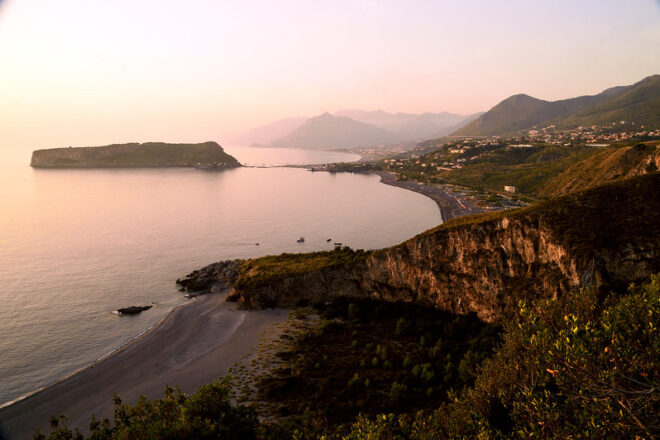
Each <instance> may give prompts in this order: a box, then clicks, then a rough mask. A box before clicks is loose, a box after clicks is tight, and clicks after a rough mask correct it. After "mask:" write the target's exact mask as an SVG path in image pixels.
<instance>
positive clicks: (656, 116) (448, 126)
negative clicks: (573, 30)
mask: <svg viewBox="0 0 660 440" xmlns="http://www.w3.org/2000/svg"><path fill="white" fill-rule="evenodd" d="M618 121H631V122H635V123H636V124H639V125H645V126H646V127H647V128H649V129H655V128H660V75H652V76H649V77H647V78H644V79H643V80H641V81H639V82H637V83H635V84H633V85H629V86H618V87H612V88H609V89H607V90H604V91H602V92H601V93H599V94H597V95H587V96H578V97H576V98H569V99H563V100H559V101H545V100H542V99H538V98H534V97H532V96H529V95H526V94H518V95H513V96H511V97H509V98H506V99H505V100H503V101H502V102H500V103H499V104H497V105H496V106H495V107H493V108H492V109H490V110H489V111H488V112H485V113H476V114H472V115H458V114H453V113H448V112H442V113H423V114H411V113H388V112H385V111H382V110H376V111H364V110H341V111H338V112H336V113H334V114H330V113H324V114H322V115H319V116H316V117H312V118H305V117H296V118H287V119H281V120H279V121H275V122H273V123H270V124H267V125H264V126H261V127H257V128H254V129H252V130H249V131H247V132H245V133H243V134H241V135H239V136H236V137H234V138H230V139H229V142H231V143H236V144H240V145H251V144H258V145H260V146H268V147H295V148H309V149H333V148H345V147H357V146H374V145H378V144H393V143H398V142H403V141H414V140H426V139H434V138H439V137H442V136H446V135H450V134H451V135H455V136H506V135H512V134H515V133H517V132H520V131H524V130H530V129H533V128H539V127H547V126H549V125H555V126H556V127H558V128H561V129H569V128H574V127H577V126H580V125H583V126H591V125H607V124H611V123H613V122H618Z"/></svg>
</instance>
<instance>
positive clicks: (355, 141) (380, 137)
mask: <svg viewBox="0 0 660 440" xmlns="http://www.w3.org/2000/svg"><path fill="white" fill-rule="evenodd" d="M399 140H401V138H400V137H399V136H398V135H397V134H395V133H392V132H391V131H388V130H384V129H382V128H378V127H375V126H373V125H369V124H364V123H362V122H358V121H354V120H352V119H350V118H347V117H345V116H332V115H331V114H330V113H324V114H322V115H320V116H317V117H314V118H310V119H308V120H307V121H305V123H304V124H303V125H302V126H300V127H299V128H297V129H295V130H294V131H292V132H291V133H289V134H288V135H286V136H284V137H281V138H279V139H277V140H275V141H273V142H271V143H270V146H271V147H294V148H308V149H321V150H322V149H330V148H344V147H355V146H366V145H375V144H382V143H390V142H396V141H399Z"/></svg>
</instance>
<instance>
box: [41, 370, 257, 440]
mask: <svg viewBox="0 0 660 440" xmlns="http://www.w3.org/2000/svg"><path fill="white" fill-rule="evenodd" d="M257 425H258V422H257V416H256V414H255V413H254V411H253V410H251V409H249V408H246V407H243V406H240V405H237V406H236V405H233V404H232V403H231V402H230V398H229V387H228V385H227V382H226V381H224V380H223V381H222V382H218V381H216V382H214V383H212V384H209V385H204V386H202V387H200V388H199V390H197V392H195V393H194V394H192V395H191V396H186V395H185V394H183V393H181V391H180V390H179V389H173V388H170V387H168V388H166V390H165V394H164V396H163V398H162V399H155V400H153V401H150V400H147V399H146V398H145V397H141V398H140V399H139V401H138V402H137V403H136V404H135V406H130V405H125V404H123V403H122V401H121V399H120V398H119V397H118V396H116V395H115V414H114V422H113V424H111V423H110V421H109V420H108V419H104V420H103V421H97V420H96V419H95V418H94V417H92V420H91V422H90V425H89V431H90V434H89V436H88V438H89V439H90V440H151V439H182V440H183V439H222V440H242V439H251V438H255V430H256V427H257ZM51 428H52V429H53V431H52V432H51V433H50V435H49V436H48V437H46V436H44V435H43V434H41V433H40V432H39V430H37V432H36V433H35V435H34V439H35V440H45V439H46V438H48V439H49V440H66V439H75V440H82V439H84V436H83V435H82V434H81V433H80V432H78V430H77V429H76V431H75V432H72V431H71V430H69V429H68V427H67V425H66V418H65V417H64V416H59V417H52V418H51Z"/></svg>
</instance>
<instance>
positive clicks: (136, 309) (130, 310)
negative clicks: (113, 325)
mask: <svg viewBox="0 0 660 440" xmlns="http://www.w3.org/2000/svg"><path fill="white" fill-rule="evenodd" d="M151 307H152V306H130V307H124V308H123V309H117V313H118V314H120V315H137V314H138V313H142V312H144V311H145V310H149V309H150V308H151Z"/></svg>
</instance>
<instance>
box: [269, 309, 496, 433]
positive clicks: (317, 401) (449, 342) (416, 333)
mask: <svg viewBox="0 0 660 440" xmlns="http://www.w3.org/2000/svg"><path fill="white" fill-rule="evenodd" d="M319 307H320V309H321V310H320V314H321V323H320V325H319V326H318V327H317V328H315V329H313V330H310V331H307V332H305V333H303V334H302V335H301V336H299V337H298V338H297V340H296V341H295V344H294V346H293V348H292V349H291V350H287V351H285V352H280V353H279V354H278V356H279V357H280V358H282V359H284V360H285V361H286V362H285V363H284V365H283V366H282V367H281V368H279V369H278V370H277V371H276V372H275V374H274V375H272V376H268V377H265V378H263V379H262V381H261V384H260V386H259V389H260V400H264V401H268V402H272V403H276V404H277V405H278V406H279V408H278V411H277V414H274V415H275V416H276V417H277V418H279V419H284V420H285V421H284V422H282V423H280V424H278V425H274V426H271V427H270V428H269V429H270V430H271V433H276V432H277V433H281V434H278V435H274V434H273V437H272V438H291V433H292V432H293V431H296V430H297V431H298V432H299V433H301V434H304V438H309V437H314V436H315V435H320V434H322V433H326V434H327V433H330V432H334V433H341V432H345V431H346V428H347V424H349V423H350V422H352V421H354V420H355V418H356V417H357V416H358V414H360V413H362V414H365V415H372V416H373V415H376V414H379V413H382V412H391V411H397V412H411V411H417V410H421V409H431V408H436V407H438V406H439V405H440V404H441V403H442V402H444V401H446V400H447V392H448V391H449V390H460V389H461V388H463V387H464V386H466V385H469V384H471V383H472V381H473V380H474V377H475V375H476V366H477V365H479V363H480V362H481V361H482V360H483V359H485V358H486V357H487V356H489V355H490V354H491V353H492V350H493V347H494V346H495V344H496V342H497V341H498V340H499V328H498V327H497V326H495V325H492V324H486V323H483V322H481V321H480V320H479V319H477V318H476V316H475V315H466V316H456V315H452V314H449V313H446V312H441V311H438V310H435V309H430V308H424V307H421V306H415V305H410V304H404V303H387V302H382V301H374V300H356V299H349V298H340V299H338V300H336V301H334V302H333V303H332V304H330V305H327V306H324V305H320V306H319Z"/></svg>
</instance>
